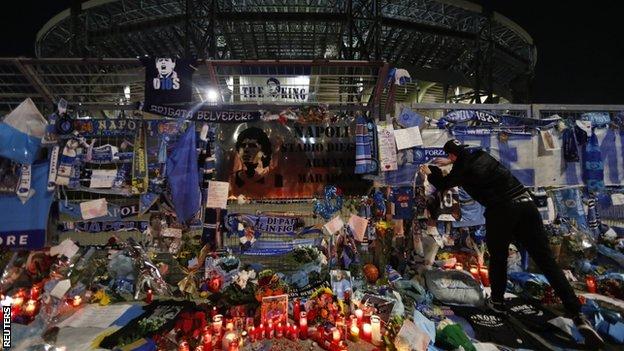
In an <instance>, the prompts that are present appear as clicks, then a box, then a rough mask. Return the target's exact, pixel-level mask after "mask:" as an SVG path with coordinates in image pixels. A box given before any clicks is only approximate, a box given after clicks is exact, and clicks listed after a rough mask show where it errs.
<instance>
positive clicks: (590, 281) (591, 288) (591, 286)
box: [585, 275, 596, 294]
mask: <svg viewBox="0 0 624 351" xmlns="http://www.w3.org/2000/svg"><path fill="white" fill-rule="evenodd" d="M585 284H586V285H587V292H589V293H591V294H595V293H596V278H595V277H593V276H591V275H588V276H586V277H585Z"/></svg>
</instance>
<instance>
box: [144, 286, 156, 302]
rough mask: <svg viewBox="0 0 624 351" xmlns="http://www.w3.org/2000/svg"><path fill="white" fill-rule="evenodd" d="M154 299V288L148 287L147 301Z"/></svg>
mask: <svg viewBox="0 0 624 351" xmlns="http://www.w3.org/2000/svg"><path fill="white" fill-rule="evenodd" d="M153 300H154V293H153V292H152V289H147V292H146V293H145V302H146V303H152V301H153Z"/></svg>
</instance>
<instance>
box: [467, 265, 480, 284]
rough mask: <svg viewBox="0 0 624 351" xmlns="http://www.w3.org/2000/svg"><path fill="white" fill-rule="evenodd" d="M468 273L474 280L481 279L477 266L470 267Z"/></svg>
mask: <svg viewBox="0 0 624 351" xmlns="http://www.w3.org/2000/svg"><path fill="white" fill-rule="evenodd" d="M470 274H471V275H472V277H473V278H474V280H476V281H481V276H479V268H477V266H472V267H470Z"/></svg>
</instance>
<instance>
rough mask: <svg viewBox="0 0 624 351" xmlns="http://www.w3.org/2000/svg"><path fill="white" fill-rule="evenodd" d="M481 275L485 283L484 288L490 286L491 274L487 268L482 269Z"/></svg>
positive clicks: (480, 269) (480, 270) (482, 281)
mask: <svg viewBox="0 0 624 351" xmlns="http://www.w3.org/2000/svg"><path fill="white" fill-rule="evenodd" d="M479 273H480V276H481V283H483V286H490V274H489V272H488V269H487V268H485V267H480V268H479Z"/></svg>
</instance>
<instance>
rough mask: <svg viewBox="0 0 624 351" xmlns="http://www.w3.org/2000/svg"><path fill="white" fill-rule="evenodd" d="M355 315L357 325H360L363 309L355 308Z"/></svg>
mask: <svg viewBox="0 0 624 351" xmlns="http://www.w3.org/2000/svg"><path fill="white" fill-rule="evenodd" d="M355 317H357V323H358V325H362V319H363V318H364V311H362V310H361V309H359V308H358V309H357V310H355Z"/></svg>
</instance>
